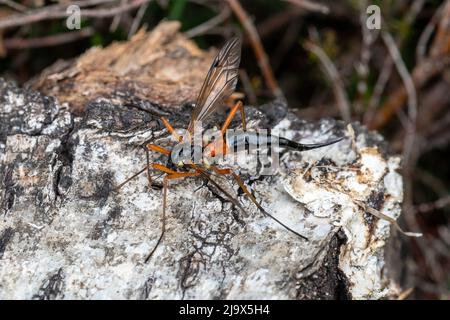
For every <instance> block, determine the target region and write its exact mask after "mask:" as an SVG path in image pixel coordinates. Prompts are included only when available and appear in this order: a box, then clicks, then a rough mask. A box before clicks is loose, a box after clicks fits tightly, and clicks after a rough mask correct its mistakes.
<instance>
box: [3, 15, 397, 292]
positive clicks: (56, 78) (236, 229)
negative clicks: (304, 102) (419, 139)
mask: <svg viewBox="0 0 450 320" xmlns="http://www.w3.org/2000/svg"><path fill="white" fill-rule="evenodd" d="M177 26H178V25H177V24H176V23H164V24H162V25H160V26H158V27H157V28H156V29H155V30H154V31H153V32H151V33H144V32H140V33H139V34H138V35H137V36H136V37H135V38H134V39H132V40H131V41H130V42H128V43H119V44H113V45H111V46H110V47H108V48H105V49H93V50H91V51H89V52H87V53H86V54H84V55H83V56H81V57H80V58H79V59H78V60H77V61H75V62H72V63H59V64H58V65H59V66H60V67H53V68H50V69H49V70H47V71H46V72H44V73H43V74H42V75H41V77H40V78H37V79H35V81H34V83H32V84H31V85H32V87H33V88H34V89H38V90H39V91H40V92H38V91H35V90H24V89H20V88H18V87H16V86H15V85H13V84H11V83H7V82H5V81H3V80H1V81H0V101H1V104H0V183H1V190H0V210H1V211H2V218H1V221H0V298H3V299H5V298H25V299H31V298H32V299H63V298H65V299H71V298H75V299H81V298H88V299H94V298H100V299H109V298H124V299H170V298H173V299H180V298H184V299H193V298H200V299H213V298H221V299H236V298H239V299H259V298H261V299H345V298H354V299H363V298H374V299H377V298H391V297H395V296H396V295H397V294H398V292H399V288H398V286H397V285H396V284H395V281H393V280H392V279H391V278H390V277H389V275H388V273H387V271H386V268H385V259H384V254H385V250H386V241H387V240H388V239H389V238H390V236H391V226H390V224H389V222H387V221H385V220H380V219H378V218H376V217H374V216H372V215H371V214H369V213H368V212H366V210H363V208H361V206H360V205H358V203H357V202H358V201H361V202H363V203H365V205H367V206H369V207H372V208H375V209H376V210H379V211H380V212H382V213H384V214H386V215H389V216H391V217H394V218H397V217H398V216H399V215H400V211H401V209H400V204H401V201H402V178H401V176H400V175H399V174H398V173H397V169H398V168H399V162H400V159H399V158H398V157H396V156H393V155H390V154H388V152H387V151H386V149H387V148H386V145H385V143H384V142H383V140H382V138H381V137H380V136H379V135H378V134H376V133H371V132H368V131H367V130H366V129H365V128H364V127H362V126H360V125H358V124H354V125H353V128H354V131H355V136H354V137H352V136H351V135H348V134H347V133H346V132H347V131H346V128H345V126H344V125H343V124H342V123H340V122H336V121H333V120H322V121H320V122H314V123H312V122H306V121H302V120H299V119H298V118H297V117H296V116H295V115H294V114H293V113H292V112H290V111H289V109H288V108H287V106H286V104H285V103H284V102H283V101H275V102H273V103H269V104H267V105H264V106H260V107H247V113H248V117H249V120H250V121H249V127H250V128H257V127H263V128H267V127H269V126H270V127H274V128H277V129H278V130H279V131H280V132H281V134H282V135H283V136H285V137H288V138H290V139H293V140H296V141H301V142H321V141H327V140H329V139H331V138H333V137H339V136H342V135H347V138H346V139H344V140H343V141H341V142H339V143H337V144H335V145H332V146H329V147H325V148H323V149H316V150H312V151H307V152H302V153H299V152H292V151H283V152H282V153H281V155H280V169H279V171H278V172H277V173H276V174H275V175H271V176H251V175H248V174H245V172H244V173H243V178H244V179H245V182H246V183H247V185H249V186H250V188H251V189H252V191H253V192H254V194H255V196H256V198H257V200H258V201H260V202H261V205H262V206H263V207H264V208H265V209H266V210H267V211H268V212H270V213H272V214H273V215H274V216H275V217H277V218H278V219H280V220H281V221H283V222H284V223H285V224H287V225H288V226H289V227H291V228H293V229H294V230H296V231H298V232H300V233H301V234H304V235H306V236H307V237H308V238H309V241H305V240H302V239H300V238H298V237H297V236H296V235H294V234H292V233H291V232H289V231H287V230H286V229H284V228H283V227H281V226H280V225H278V224H277V223H276V222H274V221H273V220H271V219H269V218H268V217H266V216H264V215H263V214H262V213H261V212H260V211H259V210H258V209H257V208H256V207H255V206H254V204H253V203H252V202H250V201H249V200H248V198H246V197H245V196H244V195H242V193H241V192H239V188H238V186H237V184H235V183H234V182H233V181H232V180H231V179H225V180H224V179H219V180H217V181H218V182H219V183H220V185H221V186H222V187H223V188H225V189H226V190H227V191H228V192H229V193H231V194H233V195H236V199H238V200H239V201H240V203H241V204H242V206H243V207H244V208H245V212H242V211H241V210H239V209H238V208H237V207H236V206H234V205H233V204H232V203H231V202H230V201H228V199H227V197H226V196H224V195H223V194H222V193H221V192H220V191H219V190H217V188H216V187H215V186H214V185H212V184H210V183H209V184H206V183H205V181H203V180H202V179H201V178H191V179H183V180H179V181H174V182H172V183H171V184H170V187H169V192H168V210H167V232H166V235H165V237H164V239H163V242H162V243H161V245H160V246H159V247H158V249H157V250H156V252H155V255H154V256H153V257H152V259H150V261H149V262H148V263H144V259H145V257H146V255H147V254H148V253H149V252H150V251H151V249H152V248H153V246H154V245H155V243H156V241H157V239H158V237H159V234H160V228H161V210H162V208H161V205H162V193H161V184H160V183H161V180H160V178H159V179H154V181H153V185H152V187H149V186H148V183H147V177H146V176H145V175H141V176H139V177H138V178H136V179H134V180H132V181H130V182H129V183H128V184H126V185H125V186H124V187H123V188H122V189H121V190H119V191H116V190H115V189H114V188H115V186H117V185H118V184H119V183H120V182H122V181H124V180H125V179H126V178H127V177H129V176H131V175H132V174H133V173H135V172H137V171H139V170H140V169H142V168H143V166H144V165H145V163H146V155H145V152H144V150H143V149H142V148H141V146H142V144H143V143H145V142H146V141H152V142H153V143H156V144H159V145H163V146H164V145H166V146H167V145H169V144H170V139H169V136H168V134H167V132H166V130H165V129H164V127H163V126H162V125H161V123H160V122H159V116H160V115H161V114H164V115H166V116H167V117H168V118H169V120H170V121H171V122H172V123H173V124H174V125H176V126H177V127H185V126H186V125H187V122H188V119H189V115H190V111H191V107H190V106H189V105H186V104H185V103H186V102H188V101H193V100H194V99H195V96H196V93H197V92H198V90H199V88H200V85H201V83H202V80H203V77H204V75H205V74H206V71H207V68H208V66H209V63H210V61H211V59H212V56H213V52H210V53H208V54H205V53H204V52H203V51H201V50H199V49H198V48H197V47H196V46H195V45H194V44H193V43H192V42H190V41H188V40H186V39H185V38H184V37H183V36H182V35H181V34H179V33H177ZM144 49H145V50H144ZM61 66H62V67H61ZM52 96H54V97H56V98H54V97H52ZM74 111H75V112H74ZM76 114H77V115H80V114H82V116H81V117H79V116H77V115H76ZM220 119H223V117H222V116H221V115H218V116H217V121H220ZM238 123H239V122H236V125H238ZM233 126H234V123H233ZM150 157H151V161H155V162H160V163H164V162H165V161H166V157H165V156H161V155H158V154H150ZM216 179H218V178H216Z"/></svg>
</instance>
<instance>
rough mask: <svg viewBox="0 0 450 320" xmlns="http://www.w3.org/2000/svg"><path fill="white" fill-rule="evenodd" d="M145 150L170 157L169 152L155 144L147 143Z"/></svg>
mask: <svg viewBox="0 0 450 320" xmlns="http://www.w3.org/2000/svg"><path fill="white" fill-rule="evenodd" d="M146 148H147V149H148V150H150V151H155V152H159V153H162V154H165V155H170V150H168V149H166V148H163V147H160V146H157V145H156V144H151V143H149V144H147V145H146Z"/></svg>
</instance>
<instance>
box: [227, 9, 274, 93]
mask: <svg viewBox="0 0 450 320" xmlns="http://www.w3.org/2000/svg"><path fill="white" fill-rule="evenodd" d="M227 2H228V4H229V5H230V7H231V9H232V10H233V12H234V13H235V14H236V16H237V17H238V19H239V21H240V22H241V24H242V26H243V27H244V30H245V31H246V33H247V35H248V37H249V40H250V44H251V46H252V48H253V51H254V52H255V56H256V59H257V60H258V65H259V67H260V69H261V72H262V74H263V76H264V79H265V81H266V84H267V87H268V88H269V89H270V91H271V92H272V94H273V95H274V96H275V97H282V96H283V93H282V91H281V89H280V87H279V86H278V82H277V80H276V79H275V76H274V75H273V72H272V68H271V67H270V64H269V59H268V58H267V54H266V52H265V51H264V47H263V45H262V43H261V39H260V37H259V35H258V32H257V31H256V28H255V26H254V25H253V22H252V21H251V19H250V17H249V16H248V14H247V12H245V10H244V8H242V6H241V4H240V3H239V1H238V0H227Z"/></svg>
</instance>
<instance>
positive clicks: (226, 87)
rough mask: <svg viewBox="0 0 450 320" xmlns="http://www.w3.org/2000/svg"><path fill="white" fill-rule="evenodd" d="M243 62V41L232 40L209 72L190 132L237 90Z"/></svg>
mask: <svg viewBox="0 0 450 320" xmlns="http://www.w3.org/2000/svg"><path fill="white" fill-rule="evenodd" d="M240 60H241V40H240V39H239V38H232V39H230V40H229V41H228V42H227V43H226V44H225V45H224V46H223V48H222V49H221V50H220V51H219V53H218V54H217V56H216V57H215V58H214V61H213V63H212V65H211V67H210V69H209V71H208V74H207V76H206V79H205V81H204V82H203V85H202V88H201V89H200V93H199V95H198V98H197V103H196V105H195V107H194V110H193V111H192V116H191V121H190V123H189V127H188V130H189V131H190V132H193V129H194V121H202V120H204V119H205V118H207V117H208V116H210V115H211V114H212V113H213V112H214V111H215V110H216V109H217V108H218V107H219V106H221V105H222V104H223V102H224V100H225V99H226V98H228V97H229V96H230V95H231V94H232V93H233V92H234V90H235V88H236V83H237V80H238V68H239V62H240Z"/></svg>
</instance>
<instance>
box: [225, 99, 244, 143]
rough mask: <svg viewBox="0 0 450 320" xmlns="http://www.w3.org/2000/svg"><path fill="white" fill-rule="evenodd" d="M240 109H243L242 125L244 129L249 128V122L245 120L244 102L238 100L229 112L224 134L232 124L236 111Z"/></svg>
mask: <svg viewBox="0 0 450 320" xmlns="http://www.w3.org/2000/svg"><path fill="white" fill-rule="evenodd" d="M238 109H240V110H241V116H242V127H243V129H244V130H247V122H246V120H245V111H244V105H243V104H242V102H241V101H238V102H237V103H236V104H235V105H234V107H233V108H232V109H231V111H230V113H229V114H228V117H227V119H226V120H225V122H224V124H223V126H222V129H221V132H222V136H223V135H224V134H225V131H226V130H227V129H228V127H229V126H230V123H231V121H232V120H233V118H234V116H235V115H236V112H237V111H238Z"/></svg>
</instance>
